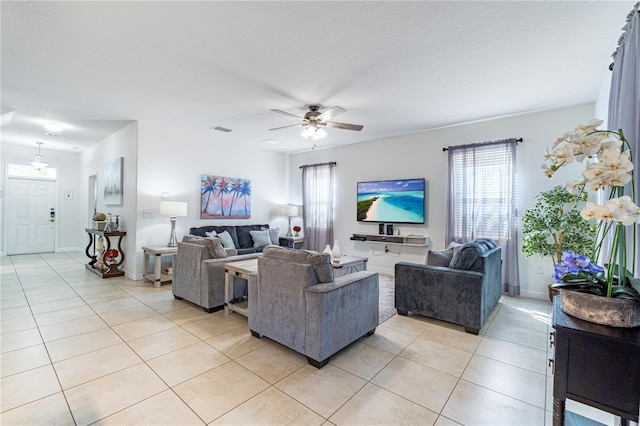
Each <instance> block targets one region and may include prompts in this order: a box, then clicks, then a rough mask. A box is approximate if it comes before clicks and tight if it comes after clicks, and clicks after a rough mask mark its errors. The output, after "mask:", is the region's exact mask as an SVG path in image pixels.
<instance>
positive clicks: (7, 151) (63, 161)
mask: <svg viewBox="0 0 640 426" xmlns="http://www.w3.org/2000/svg"><path fill="white" fill-rule="evenodd" d="M41 151H42V155H43V157H44V159H45V161H48V162H49V163H50V166H49V167H54V168H56V169H57V173H58V177H57V189H58V198H57V206H56V211H57V226H56V235H55V250H56V251H68V250H76V249H78V248H79V247H81V246H82V242H81V241H84V240H81V239H80V235H79V233H78V232H76V231H75V228H76V224H77V223H78V222H79V220H80V212H79V205H80V204H79V203H80V183H79V182H78V167H79V164H80V155H79V154H78V153H73V152H63V151H53V150H48V149H47V148H46V144H44V145H42V148H41ZM37 152H38V146H37V145H36V144H35V143H34V144H33V147H24V146H20V145H13V144H6V143H3V144H2V145H1V150H0V157H1V158H2V160H1V161H0V176H2V190H1V191H0V197H1V200H2V206H0V208H1V209H2V215H0V230H1V232H2V235H3V238H0V253H3V254H4V253H5V252H6V250H5V247H6V246H5V244H6V241H5V237H4V235H5V229H4V211H5V205H4V204H5V201H6V198H5V190H4V189H5V185H6V165H7V164H9V163H11V164H29V161H31V160H33V157H35V155H36V154H37ZM64 191H71V192H72V193H73V199H71V200H68V199H64ZM85 246H86V243H85Z"/></svg>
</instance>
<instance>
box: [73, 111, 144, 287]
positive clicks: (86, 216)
mask: <svg viewBox="0 0 640 426" xmlns="http://www.w3.org/2000/svg"><path fill="white" fill-rule="evenodd" d="M118 157H123V158H124V162H123V170H122V175H123V177H122V205H121V206H111V205H110V206H105V204H104V165H105V163H107V162H109V161H112V160H114V159H116V158H118ZM137 159H138V123H136V122H134V123H132V124H129V125H128V126H126V127H124V128H122V129H120V130H119V131H117V132H116V133H114V134H112V135H111V136H109V137H107V138H106V139H104V140H103V141H101V142H100V143H98V144H97V145H94V146H93V147H91V148H89V149H86V150H84V151H83V152H82V154H81V164H80V172H79V176H78V178H77V179H78V180H79V185H80V186H81V188H82V193H81V197H80V204H79V210H80V212H81V213H80V217H79V220H78V221H77V222H76V227H75V231H76V232H78V233H80V234H83V238H84V243H83V244H82V247H83V249H84V247H86V245H87V243H88V242H89V237H88V236H87V234H86V232H85V231H84V228H88V227H90V220H91V217H92V214H93V211H92V210H90V208H89V200H88V197H89V191H88V187H89V176H91V175H94V174H97V175H98V203H97V211H99V212H103V213H105V214H107V213H111V214H112V215H114V216H115V215H119V216H120V223H121V225H122V230H123V231H126V232H127V235H126V237H124V240H123V241H124V243H123V248H122V249H123V251H124V253H125V261H124V264H123V265H122V269H123V270H124V271H125V275H126V276H127V277H129V278H134V276H135V272H136V269H135V266H136V262H135V259H136V257H135V255H134V256H132V254H133V253H135V250H136V233H137V230H136V222H135V217H136V203H137V184H136V180H137V167H138V164H137V163H138V160H137ZM112 244H113V245H115V244H117V239H113V240H112Z"/></svg>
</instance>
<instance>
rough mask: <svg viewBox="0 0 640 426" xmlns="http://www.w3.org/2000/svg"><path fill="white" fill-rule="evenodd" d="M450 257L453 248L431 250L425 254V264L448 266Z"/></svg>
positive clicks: (451, 256) (451, 257)
mask: <svg viewBox="0 0 640 426" xmlns="http://www.w3.org/2000/svg"><path fill="white" fill-rule="evenodd" d="M451 259H453V248H449V249H446V250H431V251H430V252H429V255H428V256H427V265H431V266H446V267H448V266H449V265H450V264H451Z"/></svg>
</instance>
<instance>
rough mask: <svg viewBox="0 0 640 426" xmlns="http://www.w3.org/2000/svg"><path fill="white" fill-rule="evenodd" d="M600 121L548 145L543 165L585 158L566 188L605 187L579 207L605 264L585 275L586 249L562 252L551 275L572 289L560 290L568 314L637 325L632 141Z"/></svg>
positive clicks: (581, 194)
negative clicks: (601, 197)
mask: <svg viewBox="0 0 640 426" xmlns="http://www.w3.org/2000/svg"><path fill="white" fill-rule="evenodd" d="M602 123H603V122H602V120H591V121H590V122H589V123H587V124H583V125H579V126H578V127H576V128H575V129H574V130H573V131H572V132H566V133H564V134H563V135H562V136H560V137H559V138H557V139H556V141H555V142H554V144H553V146H552V148H551V150H549V149H547V152H546V155H545V162H544V164H543V165H542V168H543V170H544V171H545V174H546V175H547V177H549V178H551V177H552V176H553V175H554V174H555V172H556V171H558V170H559V169H560V168H561V167H563V166H565V165H567V164H570V163H573V162H580V163H583V162H584V163H585V164H586V166H585V168H584V170H583V171H582V173H581V178H580V179H579V180H575V181H570V182H569V183H568V189H569V192H571V193H573V194H575V195H576V197H578V198H585V196H586V195H587V194H588V192H596V191H599V190H605V189H606V190H608V195H607V200H606V201H605V202H604V203H595V202H593V201H588V202H587V203H586V204H585V206H584V207H583V208H582V211H581V212H580V215H581V217H582V218H583V219H584V220H585V221H589V222H591V223H595V224H597V237H596V241H595V244H594V247H593V250H592V251H591V252H590V257H591V258H592V259H594V260H597V259H602V261H603V263H604V267H601V266H598V265H594V266H595V267H593V268H592V269H590V270H589V271H588V272H589V274H588V275H587V274H586V273H585V270H584V269H583V268H584V267H585V265H586V264H587V263H589V264H590V265H591V261H590V259H589V257H587V256H586V255H585V253H578V254H576V253H566V254H565V256H563V258H562V261H561V262H560V263H559V264H557V265H556V274H555V278H556V279H557V280H558V281H559V282H558V283H557V284H554V287H556V288H563V289H568V288H572V289H574V290H577V291H570V292H566V296H567V297H565V292H563V295H562V305H561V307H562V310H563V311H565V312H567V313H568V314H570V315H573V316H576V317H578V318H581V319H585V320H588V321H592V322H597V323H600V324H606V325H612V326H619V327H634V326H640V293H639V292H638V289H640V286H639V285H638V281H640V280H638V279H637V278H635V268H636V261H637V256H636V250H637V247H636V243H635V242H636V236H637V232H638V229H637V228H638V225H637V223H638V222H640V208H639V207H638V206H637V205H636V203H635V195H636V194H635V186H634V183H633V163H632V161H631V146H630V145H629V143H628V142H627V140H626V139H625V137H624V134H623V132H622V130H621V129H619V130H618V131H611V130H598V126H600V125H601V124H602ZM586 160H588V161H586ZM627 184H628V185H627ZM625 190H626V191H628V192H627V193H626V194H625ZM627 234H629V236H627ZM607 238H608V239H609V242H608V244H606V245H605V239H607ZM627 240H628V242H627ZM635 287H638V288H635ZM585 295H586V296H591V297H585ZM593 296H595V297H597V298H598V299H600V300H598V299H594V297H593ZM603 298H605V300H602V299H603ZM616 301H619V302H620V303H617V302H616Z"/></svg>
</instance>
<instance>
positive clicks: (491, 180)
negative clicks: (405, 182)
mask: <svg viewBox="0 0 640 426" xmlns="http://www.w3.org/2000/svg"><path fill="white" fill-rule="evenodd" d="M448 153H449V169H448V170H449V174H448V184H449V185H448V186H449V191H448V199H447V221H446V231H445V232H446V235H445V236H446V242H447V244H450V243H451V242H456V243H467V242H469V241H473V240H475V239H477V238H490V239H492V240H494V241H495V242H496V243H497V244H498V245H499V246H500V248H501V249H502V258H503V267H502V274H503V283H504V292H505V293H508V294H509V295H511V296H517V295H519V294H520V279H519V275H518V245H517V223H518V219H517V210H516V206H517V200H516V194H517V188H516V139H505V140H501V141H495V142H483V143H478V144H471V145H458V146H450V147H449V149H448Z"/></svg>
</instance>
